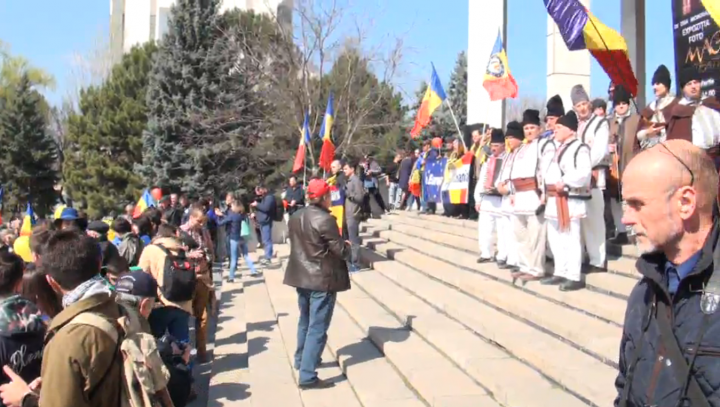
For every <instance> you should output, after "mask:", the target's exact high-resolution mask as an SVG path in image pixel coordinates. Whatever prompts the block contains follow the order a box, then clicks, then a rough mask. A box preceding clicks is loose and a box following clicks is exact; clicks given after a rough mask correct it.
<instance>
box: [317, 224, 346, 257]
mask: <svg viewBox="0 0 720 407" xmlns="http://www.w3.org/2000/svg"><path fill="white" fill-rule="evenodd" d="M318 231H319V232H320V236H321V237H322V239H323V240H324V241H325V242H326V243H327V245H328V250H329V251H330V252H331V253H332V254H334V255H336V256H339V257H341V258H343V259H346V258H348V256H349V255H350V246H349V245H347V244H345V241H344V240H343V238H342V236H340V230H339V229H338V224H337V221H336V220H335V218H333V217H332V216H328V217H325V218H324V219H323V220H322V221H321V222H320V224H319V225H318Z"/></svg>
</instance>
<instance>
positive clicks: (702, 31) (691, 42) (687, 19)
mask: <svg viewBox="0 0 720 407" xmlns="http://www.w3.org/2000/svg"><path fill="white" fill-rule="evenodd" d="M672 7H673V10H672V11H673V34H674V42H675V77H674V78H673V79H674V82H675V86H676V94H678V95H681V94H682V90H681V89H680V84H679V81H677V77H678V73H679V72H680V70H681V69H682V68H683V67H684V66H685V65H692V66H695V67H696V69H697V70H698V71H699V72H700V77H701V78H702V81H701V89H702V95H703V97H707V96H715V97H718V95H717V93H718V91H719V90H720V29H719V28H718V26H717V24H715V21H713V19H712V17H711V16H710V13H708V11H707V10H706V9H705V7H704V6H703V5H702V2H701V0H673V2H672Z"/></svg>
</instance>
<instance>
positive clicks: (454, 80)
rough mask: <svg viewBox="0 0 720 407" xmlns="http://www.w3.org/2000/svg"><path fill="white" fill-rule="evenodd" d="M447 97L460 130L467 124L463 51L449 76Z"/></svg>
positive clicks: (465, 61)
mask: <svg viewBox="0 0 720 407" xmlns="http://www.w3.org/2000/svg"><path fill="white" fill-rule="evenodd" d="M447 97H448V102H449V103H450V106H452V108H453V112H454V113H455V118H456V119H457V121H458V125H460V128H461V129H462V128H463V127H464V126H465V124H467V55H465V51H461V52H460V54H458V57H457V61H456V62H455V69H454V70H453V73H452V75H451V76H450V86H448V92H447ZM451 120H452V118H451Z"/></svg>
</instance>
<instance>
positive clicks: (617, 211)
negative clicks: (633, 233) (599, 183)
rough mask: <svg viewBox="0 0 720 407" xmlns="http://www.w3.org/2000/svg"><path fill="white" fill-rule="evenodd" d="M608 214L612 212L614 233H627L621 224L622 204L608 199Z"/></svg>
mask: <svg viewBox="0 0 720 407" xmlns="http://www.w3.org/2000/svg"><path fill="white" fill-rule="evenodd" d="M610 212H612V217H613V223H615V233H627V228H626V227H625V225H623V223H622V217H623V206H622V202H620V201H618V200H617V199H615V198H610Z"/></svg>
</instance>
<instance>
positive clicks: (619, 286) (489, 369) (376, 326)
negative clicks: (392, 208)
mask: <svg viewBox="0 0 720 407" xmlns="http://www.w3.org/2000/svg"><path fill="white" fill-rule="evenodd" d="M364 230H365V233H364V234H363V240H364V244H365V247H364V248H363V251H362V253H361V255H362V259H363V261H364V262H366V263H367V264H369V265H370V267H371V270H368V271H363V272H360V273H356V274H354V275H353V276H352V283H353V288H352V290H350V291H347V292H344V293H341V294H339V296H338V301H337V306H336V309H335V313H334V316H333V322H332V326H331V329H330V332H329V335H328V346H327V348H326V350H325V353H324V355H323V364H322V366H321V369H320V370H319V374H320V377H321V378H324V379H328V380H331V381H333V382H334V383H335V387H333V388H330V389H323V390H306V391H300V390H298V389H297V386H296V384H295V383H296V372H295V370H294V369H293V368H292V360H293V353H294V348H295V343H296V338H295V336H296V324H297V318H298V310H297V299H296V293H295V290H294V289H292V288H290V287H287V286H284V285H283V284H282V279H283V275H284V264H282V265H280V266H279V267H277V266H276V268H274V269H266V270H265V271H264V275H263V277H262V278H256V279H243V282H242V283H235V284H230V285H228V284H225V287H224V288H223V304H222V305H221V312H220V316H219V324H218V330H217V334H216V348H215V363H214V365H213V378H212V379H211V382H210V393H209V394H210V396H209V399H210V400H209V405H210V406H262V407H275V406H277V407H285V406H306V407H314V406H331V405H332V406H335V405H343V406H364V407H410V406H413V407H414V406H418V407H420V406H438V407H440V406H443V407H465V406H468V407H470V406H472V407H483V406H506V407H510V406H512V407H520V406H529V407H547V406H563V407H573V406H587V405H591V406H607V405H612V402H613V400H614V398H615V394H616V392H615V388H614V385H613V382H614V380H615V376H616V369H617V358H618V347H619V342H620V336H621V324H622V322H623V318H624V313H625V299H626V298H627V296H628V294H629V292H630V290H631V289H632V287H633V285H634V284H635V282H636V281H637V277H636V275H635V273H634V260H633V259H632V257H631V256H632V255H633V254H634V253H633V252H632V250H629V249H628V248H619V247H613V248H611V249H609V250H611V251H612V252H613V253H618V254H620V253H623V252H622V250H625V252H624V256H622V257H614V258H613V260H611V261H610V266H609V267H610V268H611V269H612V270H611V272H609V273H595V274H590V275H588V276H587V283H588V286H589V289H588V290H582V291H577V292H569V293H563V292H560V291H559V290H558V289H557V287H546V286H541V285H540V284H538V283H529V284H527V285H526V286H524V287H523V286H521V285H520V284H519V283H518V284H517V285H513V283H512V280H511V277H510V274H509V272H508V271H507V270H500V269H498V268H497V267H496V266H495V265H494V264H482V265H479V264H477V263H476V262H475V260H476V258H477V254H476V253H477V223H476V222H471V221H460V220H455V219H448V218H443V217H440V216H422V217H421V216H418V215H415V214H410V213H404V212H403V213H398V214H394V215H390V216H387V217H386V218H385V219H382V220H370V221H369V222H368V223H367V224H366V225H365V228H364ZM277 247H278V250H277V251H278V257H279V258H280V259H281V260H284V259H285V258H286V256H287V255H288V254H289V248H288V247H287V246H284V245H280V246H277Z"/></svg>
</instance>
